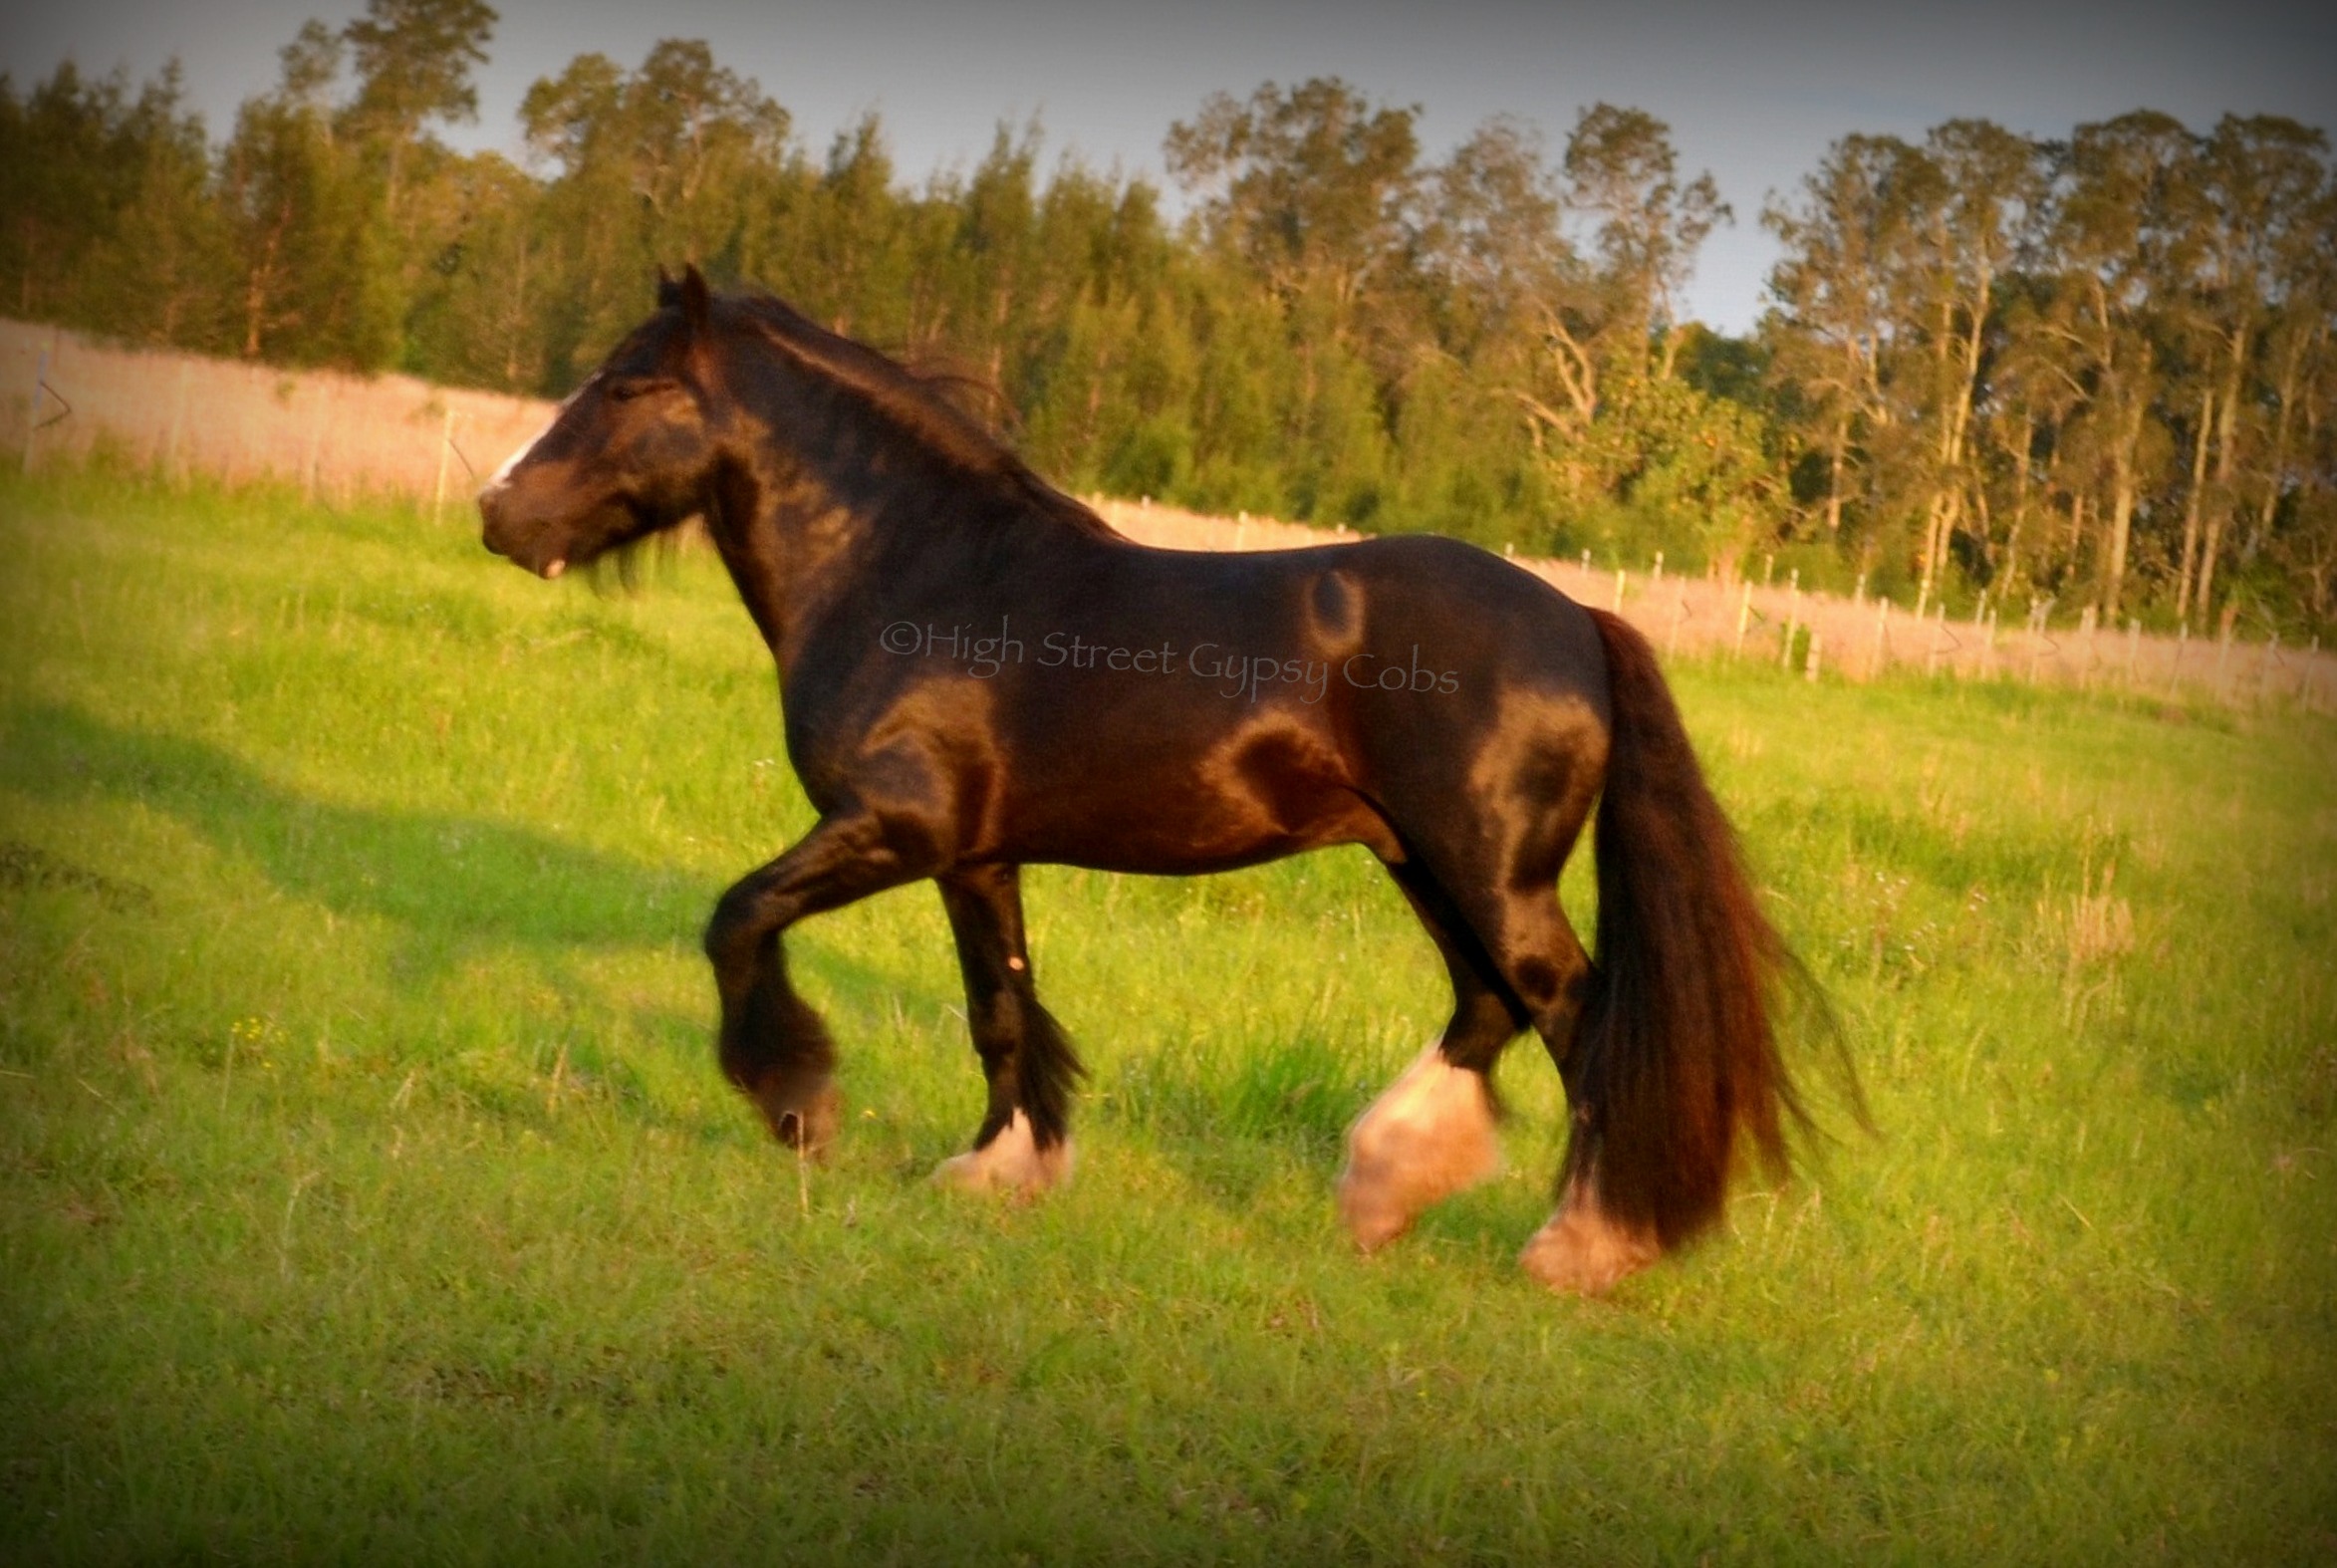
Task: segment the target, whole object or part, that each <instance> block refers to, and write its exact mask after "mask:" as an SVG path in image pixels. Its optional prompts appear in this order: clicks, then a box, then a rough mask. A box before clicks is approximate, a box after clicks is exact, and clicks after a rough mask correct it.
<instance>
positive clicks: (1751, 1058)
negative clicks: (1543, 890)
mask: <svg viewBox="0 0 2337 1568" xmlns="http://www.w3.org/2000/svg"><path fill="white" fill-rule="evenodd" d="M1590 614H1591V619H1592V620H1594V621H1595V622H1597V623H1598V628H1599V638H1600V641H1601V642H1603V643H1604V644H1605V645H1606V650H1607V678H1608V684H1609V690H1610V693H1611V700H1612V707H1613V713H1614V717H1613V739H1612V741H1611V744H1610V748H1609V752H1608V760H1607V782H1606V789H1605V793H1604V794H1603V795H1602V796H1601V798H1600V802H1599V815H1598V829H1597V838H1596V845H1597V856H1598V877H1599V922H1598V951H1597V953H1596V955H1595V957H1594V959H1593V964H1592V980H1591V992H1590V996H1589V999H1588V1002H1587V1005H1586V1006H1585V1007H1584V1009H1583V1013H1582V1018H1581V1021H1580V1023H1579V1025H1578V1026H1577V1029H1576V1032H1575V1038H1574V1048H1573V1050H1572V1051H1571V1052H1570V1053H1569V1055H1568V1058H1567V1064H1566V1065H1567V1075H1566V1076H1567V1080H1568V1082H1567V1090H1568V1094H1569V1096H1570V1098H1571V1099H1572V1100H1573V1102H1574V1104H1575V1107H1576V1120H1575V1126H1574V1135H1573V1140H1572V1142H1571V1144H1570V1145H1569V1147H1568V1149H1567V1155H1566V1180H1567V1182H1568V1183H1569V1184H1573V1183H1581V1184H1582V1185H1583V1187H1584V1188H1585V1189H1586V1190H1587V1192H1588V1194H1589V1195H1591V1196H1592V1197H1593V1198H1595V1200H1596V1202H1597V1204H1598V1206H1599V1208H1600V1209H1602V1210H1603V1211H1604V1212H1605V1214H1606V1215H1607V1217H1608V1218H1609V1219H1611V1220H1614V1221H1617V1222H1620V1223H1621V1224H1623V1225H1624V1226H1626V1227H1628V1228H1629V1229H1630V1230H1632V1231H1634V1232H1637V1233H1639V1234H1642V1235H1645V1234H1648V1233H1650V1232H1653V1234H1654V1236H1655V1237H1656V1239H1657V1240H1658V1241H1659V1242H1660V1244H1661V1245H1662V1246H1664V1247H1665V1248H1666V1249H1670V1248H1671V1247H1673V1246H1675V1245H1677V1244H1678V1243H1680V1242H1682V1241H1685V1240H1687V1239H1688V1237H1690V1236H1692V1235H1694V1234H1695V1233H1696V1232H1697V1231H1699V1230H1702V1229H1703V1228H1704V1227H1706V1226H1707V1225H1709V1224H1711V1223H1712V1221H1713V1220H1715V1219H1716V1218H1718V1217H1719V1214H1720V1207H1721V1203H1722V1200H1723V1198H1724V1197H1725V1195H1726V1192H1727V1185H1728V1177H1729V1175H1730V1172H1731V1170H1732V1169H1733V1167H1734V1165H1735V1162H1736V1160H1737V1158H1738V1154H1739V1151H1740V1149H1741V1148H1742V1147H1743V1142H1744V1141H1746V1140H1749V1142H1750V1145H1751V1150H1752V1152H1753V1153H1755V1154H1757V1155H1758V1156H1759V1157H1760V1159H1761V1161H1762V1162H1763V1163H1764V1164H1765V1165H1767V1166H1768V1167H1769V1168H1770V1169H1771V1170H1773V1171H1778V1172H1782V1170H1783V1169H1784V1167H1785V1165H1786V1148H1785V1127H1784V1123H1785V1121H1786V1119H1787V1118H1789V1117H1790V1118H1792V1119H1794V1120H1797V1121H1800V1122H1803V1123H1806V1122H1807V1120H1808V1118H1807V1117H1806V1115H1805V1114H1804V1112H1803V1110H1802V1106H1801V1102H1800V1100H1799V1099H1798V1098H1797V1096H1796V1095H1795V1092H1794V1088H1793V1084H1792V1081H1791V1079H1790V1078H1789V1077H1788V1076H1787V1073H1786V1069H1785V1063H1784V1060H1783V1059H1782V1057H1781V1056H1780V1055H1779V1054H1778V1049H1777V1039H1776V1034H1775V1031H1774V1026H1773V1022H1772V1013H1773V1010H1774V1002H1775V1000H1776V997H1777V993H1778V990H1779V982H1780V981H1781V980H1782V979H1784V978H1785V977H1786V976H1787V975H1788V974H1790V973H1793V972H1796V966H1795V964H1794V960H1793V958H1792V956H1791V955H1790V954H1789V953H1788V952H1787V951H1786V948H1785V943H1784V941H1783V940H1782V938H1780V937H1779V936H1778V934H1777V931H1776V928H1775V927H1774V926H1772V925H1771V924H1770V923H1769V921H1768V918H1767V916H1765V915H1763V914H1762V913H1761V908H1760V901H1759V899H1758V898H1757V897H1756V895H1755V894H1754V892H1753V887H1752V883H1751V881H1750V879H1749V878H1748V877H1747V875H1746V873H1745V868H1744V858H1743V855H1742V853H1741V851H1740V850H1739V849H1738V847H1737V842H1736V834H1735V831H1734V830H1733V829H1732V828H1730V827H1729V825H1728V819H1727V818H1726V817H1725V816H1723V815H1722V814H1721V811H1720V805H1719V802H1717V801H1715V800H1714V799H1713V798H1712V792H1711V790H1710V789H1709V788H1707V787H1706V786H1705V783H1704V776H1703V771H1702V770H1701V769H1700V768H1698V767H1697V766H1696V760H1695V752H1694V750H1693V749H1692V748H1691V747H1690V746H1689V745H1688V731H1687V730H1686V729H1685V728H1684V727H1683V726H1682V724H1681V721H1680V709H1679V708H1678V707H1677V706H1676V705H1674V703H1673V700H1672V693H1671V690H1670V688H1669V687H1667V686H1666V685H1665V683H1664V676H1663V671H1662V670H1661V669H1660V668H1659V667H1658V665H1657V663H1656V653H1655V650H1654V649H1652V648H1650V647H1649V646H1648V641H1647V639H1645V638H1643V637H1641V636H1640V635H1639V634H1638V633H1637V632H1635V631H1633V630H1632V629H1631V628H1630V627H1629V626H1628V625H1626V624H1625V623H1624V622H1623V621H1622V620H1621V619H1620V618H1619V617H1616V616H1612V615H1608V614H1605V613H1603V612H1601V611H1596V610H1594V611H1592V612H1591V613H1590Z"/></svg>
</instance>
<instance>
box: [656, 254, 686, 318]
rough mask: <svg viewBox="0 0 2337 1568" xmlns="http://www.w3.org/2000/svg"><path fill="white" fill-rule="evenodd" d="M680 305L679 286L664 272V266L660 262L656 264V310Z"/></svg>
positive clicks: (669, 274) (668, 273) (670, 275)
mask: <svg viewBox="0 0 2337 1568" xmlns="http://www.w3.org/2000/svg"><path fill="white" fill-rule="evenodd" d="M680 303H681V285H680V284H678V283H676V282H674V281H673V274H672V273H670V272H667V271H666V270H665V264H664V263H663V262H661V261H660V262H658V263H657V309H659V310H664V309H666V308H667V307H668V306H673V305H679V304H680Z"/></svg>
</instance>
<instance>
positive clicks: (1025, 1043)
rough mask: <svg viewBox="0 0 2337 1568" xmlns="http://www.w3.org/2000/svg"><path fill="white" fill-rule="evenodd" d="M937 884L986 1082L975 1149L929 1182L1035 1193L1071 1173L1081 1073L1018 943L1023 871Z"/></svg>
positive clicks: (985, 871) (988, 872) (966, 875)
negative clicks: (1075, 1090)
mask: <svg viewBox="0 0 2337 1568" xmlns="http://www.w3.org/2000/svg"><path fill="white" fill-rule="evenodd" d="M934 880H935V881H936V882H937V883H938V884H939V886H940V889H941V904H942V907H943V908H944V909H945V910H947V911H948V914H949V928H950V930H951V931H952V932H954V933H955V934H956V937H957V965H958V968H959V970H960V971H962V972H963V974H964V976H965V1018H966V1023H967V1025H968V1027H970V1028H971V1030H972V1032H973V1042H974V1050H975V1051H976V1052H977V1053H979V1055H980V1056H981V1059H982V1072H983V1074H984V1076H986V1077H987V1078H988V1079H989V1082H990V1104H989V1110H988V1112H987V1114H986V1115H984V1116H983V1118H982V1125H981V1127H980V1129H979V1130H978V1131H976V1132H975V1134H974V1144H973V1149H972V1151H971V1152H970V1153H967V1154H962V1155H958V1156H956V1157H955V1158H953V1159H950V1160H945V1161H943V1162H942V1163H941V1166H940V1169H938V1170H937V1171H935V1172H934V1173H933V1176H934V1179H936V1180H938V1181H942V1182H945V1183H948V1184H951V1185H956V1186H962V1187H967V1188H971V1189H976V1190H981V1189H993V1188H995V1189H1002V1190H1006V1191H1010V1192H1014V1193H1018V1194H1021V1195H1024V1196H1031V1195H1035V1194H1037V1193H1038V1192H1040V1191H1041V1190H1043V1189H1045V1188H1047V1187H1050V1186H1053V1185H1054V1184H1055V1183H1057V1182H1058V1181H1061V1180H1062V1179H1063V1178H1064V1177H1066V1176H1069V1175H1070V1174H1071V1138H1070V1133H1069V1123H1070V1116H1071V1085H1072V1080H1073V1079H1074V1078H1076V1077H1078V1076H1079V1075H1080V1073H1081V1072H1082V1071H1083V1069H1082V1068H1081V1067H1080V1065H1079V1058H1078V1057H1077V1056H1076V1055H1074V1054H1073V1052H1072V1049H1071V1042H1070V1041H1069V1040H1067V1039H1065V1038H1064V1035H1063V1030H1062V1028H1061V1026H1060V1025H1058V1024H1057V1023H1056V1022H1055V1020H1054V1018H1053V1017H1052V1016H1050V1015H1049V1014H1048V1012H1047V1009H1046V1008H1044V1007H1042V1006H1040V1005H1039V998H1038V991H1037V987H1036V981H1035V978H1034V976H1033V975H1032V973H1031V962H1030V951H1029V948H1028V946H1027V945H1026V944H1025V942H1024V940H1023V929H1022V891H1021V884H1020V877H1019V869H1018V868H1016V867H1013V866H961V867H958V868H956V869H955V870H952V871H950V872H948V873H946V874H945V875H943V876H940V877H937V878H935V879H934Z"/></svg>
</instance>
